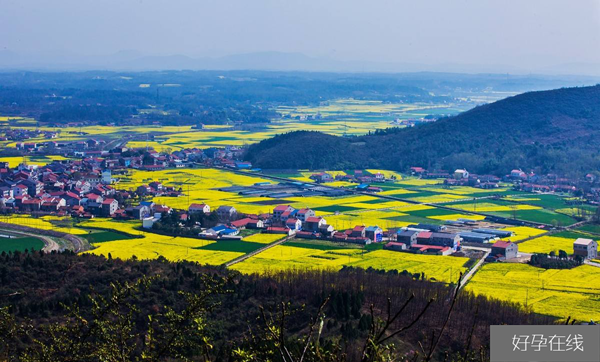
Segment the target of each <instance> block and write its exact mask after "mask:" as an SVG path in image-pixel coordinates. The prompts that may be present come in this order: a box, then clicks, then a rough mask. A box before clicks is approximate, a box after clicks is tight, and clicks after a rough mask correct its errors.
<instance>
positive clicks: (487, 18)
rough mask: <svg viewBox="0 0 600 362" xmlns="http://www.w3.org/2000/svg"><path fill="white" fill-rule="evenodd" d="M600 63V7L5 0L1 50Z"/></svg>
mask: <svg viewBox="0 0 600 362" xmlns="http://www.w3.org/2000/svg"><path fill="white" fill-rule="evenodd" d="M3 49H4V50H11V51H14V52H17V53H40V52H42V53H43V52H58V53H65V54H70V53H75V54H83V55H96V54H98V55H100V54H104V55H105V54H111V53H115V52H117V51H120V50H137V51H140V52H142V53H143V54H150V55H173V54H182V55H188V56H192V57H198V56H215V55H226V54H234V53H246V52H257V51H281V52H301V53H304V54H306V55H310V56H318V57H331V58H334V59H340V60H360V61H377V62H423V63H438V64H439V63H462V64H488V65H489V64H504V65H513V66H520V67H533V66H539V65H541V66H548V65H555V64H561V63H600V0H589V1H588V0H560V1H559V0H409V1H406V0H385V1H384V0H360V1H357V0H304V1H300V0H209V1H207V0H55V1H50V0H0V50H3Z"/></svg>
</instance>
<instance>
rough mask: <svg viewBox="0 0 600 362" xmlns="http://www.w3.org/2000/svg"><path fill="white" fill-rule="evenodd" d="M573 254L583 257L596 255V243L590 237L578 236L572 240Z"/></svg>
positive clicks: (595, 256) (591, 257)
mask: <svg viewBox="0 0 600 362" xmlns="http://www.w3.org/2000/svg"><path fill="white" fill-rule="evenodd" d="M573 254H574V255H581V256H583V257H584V258H585V259H596V258H597V257H598V243H597V242H596V241H594V240H592V239H584V238H578V239H577V240H575V242H573Z"/></svg>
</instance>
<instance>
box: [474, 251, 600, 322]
mask: <svg viewBox="0 0 600 362" xmlns="http://www.w3.org/2000/svg"><path fill="white" fill-rule="evenodd" d="M466 289H467V290H469V291H472V292H474V293H475V294H482V295H485V296H487V297H490V298H496V299H500V300H505V301H510V302H515V303H519V304H521V305H522V306H523V307H524V308H528V309H531V310H532V311H533V312H536V313H541V314H547V315H552V316H556V317H560V318H564V319H566V318H567V317H569V316H570V317H571V318H575V319H576V320H579V321H589V320H590V319H593V320H598V319H599V318H600V299H599V297H600V268H595V267H592V266H587V265H583V266H579V267H576V268H573V269H548V270H546V269H540V268H535V267H532V266H530V265H526V264H514V263H494V264H486V265H484V266H483V267H482V268H481V269H480V270H479V271H478V272H477V273H476V274H475V275H474V276H473V278H472V279H471V280H470V281H469V283H468V284H467V285H466Z"/></svg>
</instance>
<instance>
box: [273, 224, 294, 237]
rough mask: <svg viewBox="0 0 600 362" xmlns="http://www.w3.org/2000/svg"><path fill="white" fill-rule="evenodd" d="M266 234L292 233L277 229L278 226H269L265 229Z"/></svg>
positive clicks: (289, 230)
mask: <svg viewBox="0 0 600 362" xmlns="http://www.w3.org/2000/svg"><path fill="white" fill-rule="evenodd" d="M267 233H269V234H286V235H292V234H293V233H294V232H293V231H292V229H290V228H284V227H278V226H269V227H268V228H267Z"/></svg>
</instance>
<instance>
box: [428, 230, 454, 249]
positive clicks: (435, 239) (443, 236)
mask: <svg viewBox="0 0 600 362" xmlns="http://www.w3.org/2000/svg"><path fill="white" fill-rule="evenodd" d="M428 245H438V246H447V247H450V248H452V249H453V250H455V251H456V250H458V249H459V248H460V235H458V234H452V233H431V238H430V239H429V244H428Z"/></svg>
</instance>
